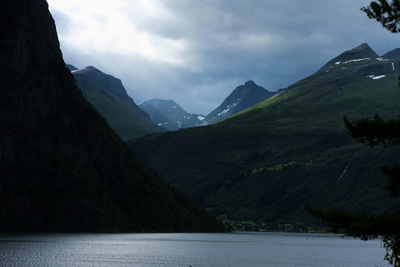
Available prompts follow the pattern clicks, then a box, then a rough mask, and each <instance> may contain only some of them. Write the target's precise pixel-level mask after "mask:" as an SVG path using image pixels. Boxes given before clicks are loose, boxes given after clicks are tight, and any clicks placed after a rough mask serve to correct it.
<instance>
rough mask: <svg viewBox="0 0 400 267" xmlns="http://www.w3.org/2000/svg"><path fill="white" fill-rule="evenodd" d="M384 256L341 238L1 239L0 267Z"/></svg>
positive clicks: (374, 261)
mask: <svg viewBox="0 0 400 267" xmlns="http://www.w3.org/2000/svg"><path fill="white" fill-rule="evenodd" d="M384 254H385V249H384V248H383V247H382V244H381V241H380V240H371V241H368V242H364V241H360V240H359V239H354V238H349V237H346V238H342V237H341V236H340V235H320V234H283V233H229V234H0V266H24V267H25V266H28V267H29V266H35V267H37V266H143V267H153V266H185V267H188V266H192V267H198V266H215V267H222V266H223V267H225V266H226V267H236V266H241V267H242V266H245V267H252V266H271V267H272V266H274V267H275V266H276V267H284V266H315V267H324V266H335V267H338V266H339V267H340V266H345V267H353V266H360V267H361V266H362V267H369V266H371V267H376V266H379V267H381V266H389V265H388V264H387V263H386V262H385V261H384V260H383V257H384Z"/></svg>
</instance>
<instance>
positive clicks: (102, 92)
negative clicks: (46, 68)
mask: <svg viewBox="0 0 400 267" xmlns="http://www.w3.org/2000/svg"><path fill="white" fill-rule="evenodd" d="M68 68H69V69H70V70H71V72H72V74H73V75H74V78H75V80H76V82H77V86H78V87H79V88H80V89H81V91H82V93H83V95H84V96H85V98H86V99H87V100H88V101H89V102H90V103H91V104H92V105H93V106H94V107H95V108H96V109H97V111H99V113H100V114H101V115H102V116H103V117H104V118H105V119H106V120H107V122H108V124H109V125H110V126H111V128H112V129H114V130H115V131H116V132H117V134H118V135H119V136H120V137H121V138H122V139H123V140H125V141H126V140H129V139H134V138H138V137H141V136H145V135H148V134H151V133H156V132H165V129H163V128H161V127H158V126H157V125H156V124H155V123H153V122H152V121H151V119H150V116H149V114H147V113H146V112H145V111H144V110H142V109H141V108H139V107H138V106H137V105H136V103H135V102H134V101H133V99H132V98H131V97H130V96H129V95H128V94H127V92H126V90H125V88H124V86H123V84H122V81H121V80H120V79H117V78H115V77H114V76H112V75H109V74H105V73H104V72H102V71H100V70H98V69H97V68H95V67H93V66H88V67H85V68H83V69H77V68H76V67H74V66H73V65H68Z"/></svg>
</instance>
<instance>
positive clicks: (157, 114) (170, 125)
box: [139, 99, 205, 131]
mask: <svg viewBox="0 0 400 267" xmlns="http://www.w3.org/2000/svg"><path fill="white" fill-rule="evenodd" d="M139 107H140V108H141V109H143V110H144V111H146V112H147V113H148V114H149V115H150V119H151V120H152V121H153V122H155V123H156V124H158V125H159V126H161V127H163V128H165V129H167V130H171V131H175V130H179V129H181V128H189V127H195V126H200V125H202V124H203V121H204V118H205V116H203V115H200V114H194V113H188V112H186V111H185V110H184V109H183V108H182V107H181V106H179V105H178V104H177V103H176V102H174V101H173V100H164V99H151V100H149V101H146V102H143V103H142V104H139Z"/></svg>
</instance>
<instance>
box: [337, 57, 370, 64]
mask: <svg viewBox="0 0 400 267" xmlns="http://www.w3.org/2000/svg"><path fill="white" fill-rule="evenodd" d="M364 60H371V58H369V57H367V58H360V59H352V60H348V61H346V62H343V63H342V64H347V63H351V62H359V61H364Z"/></svg>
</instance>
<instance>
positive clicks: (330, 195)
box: [129, 44, 400, 222]
mask: <svg viewBox="0 0 400 267" xmlns="http://www.w3.org/2000/svg"><path fill="white" fill-rule="evenodd" d="M366 58H369V59H366ZM377 58H378V57H377V56H376V54H375V52H373V51H372V49H370V48H369V46H368V45H366V44H363V45H361V46H359V47H357V48H355V49H352V50H349V51H346V52H345V53H343V54H342V55H340V56H338V57H336V58H334V59H333V60H332V61H330V62H328V63H327V64H326V65H325V66H323V67H322V68H321V69H320V70H319V71H317V72H316V73H315V74H313V75H311V76H309V77H307V78H305V79H303V80H301V81H299V82H298V83H296V84H294V85H292V86H290V87H288V88H287V89H286V90H284V91H282V92H281V93H280V94H278V95H276V96H274V97H272V98H269V99H267V100H266V101H264V102H262V103H260V104H258V105H256V106H254V107H252V108H250V109H248V110H245V111H243V112H241V113H240V114H238V115H236V116H233V117H231V118H228V119H227V120H224V121H222V122H219V123H217V124H215V125H211V126H207V127H200V128H195V129H187V130H182V131H179V132H174V133H167V134H161V135H153V136H149V137H146V138H140V139H138V140H133V141H132V142H129V146H130V147H131V149H133V150H134V151H135V152H136V154H137V155H138V156H139V157H141V158H142V159H144V160H145V162H147V163H148V164H149V165H150V166H151V167H153V168H154V169H155V170H156V171H157V172H158V173H159V174H160V175H162V176H163V177H164V178H165V179H167V180H168V181H170V182H171V183H172V184H173V185H174V186H176V187H177V188H178V189H181V190H183V191H184V192H186V193H187V194H188V195H189V196H190V197H192V198H193V199H194V200H196V201H197V202H198V203H199V204H201V205H203V206H204V207H206V208H208V209H209V211H210V212H211V213H212V214H214V215H215V216H220V215H224V216H227V217H228V218H230V219H240V220H243V219H251V220H262V221H267V222H279V221H280V222H282V221H286V222H298V221H302V222H306V221H312V220H313V218H311V216H309V215H308V213H307V212H306V211H305V210H304V207H303V204H304V203H309V204H310V205H312V206H313V207H324V208H331V207H343V208H346V209H347V210H351V211H362V210H364V211H370V212H372V213H374V212H379V211H382V210H385V209H393V208H400V204H399V201H398V200H393V199H391V198H390V197H389V196H388V194H387V192H385V190H383V189H382V188H383V186H384V183H385V177H384V176H383V175H382V174H381V173H380V170H379V166H380V165H382V164H384V163H385V162H391V161H395V160H398V159H399V157H400V153H399V152H398V151H396V150H394V149H392V148H385V149H380V148H374V149H370V148H365V147H363V146H360V145H358V144H356V143H355V142H354V141H353V140H351V139H350V138H349V137H348V136H347V134H346V131H345V128H344V124H343V116H344V115H347V116H348V117H349V119H350V120H351V119H355V118H360V117H368V116H372V115H373V114H374V113H375V112H378V113H380V114H382V115H383V117H385V118H388V117H393V116H396V115H397V114H400V108H399V106H398V99H400V98H399V97H400V90H399V87H398V81H397V76H398V74H399V72H398V70H397V67H398V66H400V60H399V59H392V60H387V61H384V60H382V59H377ZM339 62H340V63H339ZM372 75H373V76H372ZM383 75H385V76H383ZM374 78H375V79H374Z"/></svg>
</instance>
